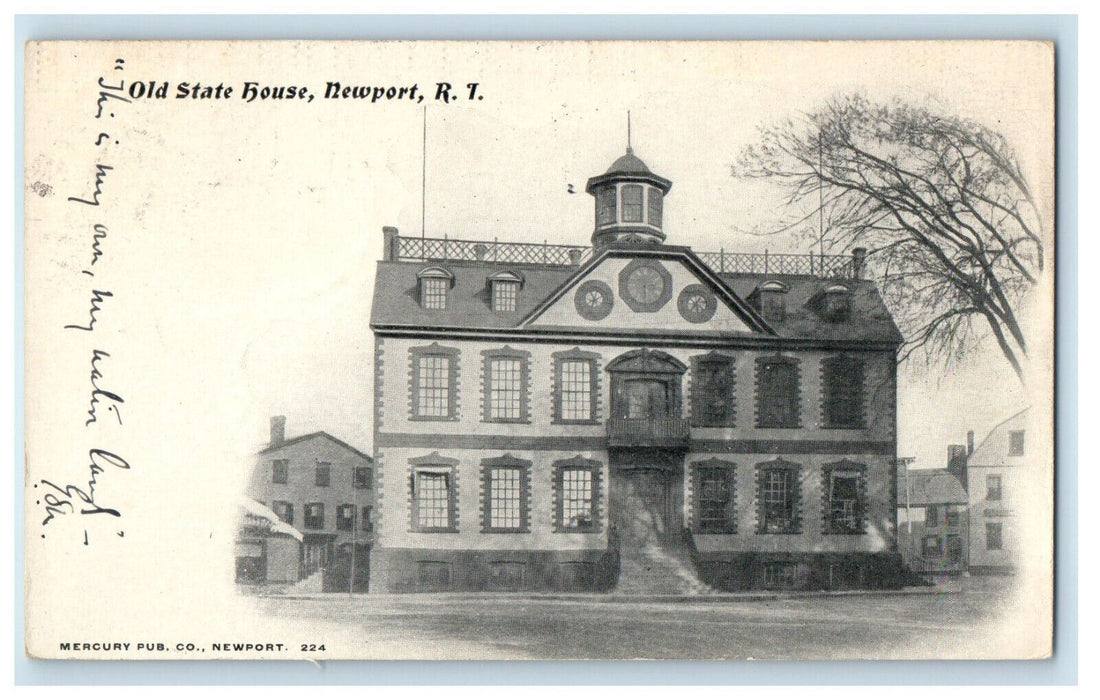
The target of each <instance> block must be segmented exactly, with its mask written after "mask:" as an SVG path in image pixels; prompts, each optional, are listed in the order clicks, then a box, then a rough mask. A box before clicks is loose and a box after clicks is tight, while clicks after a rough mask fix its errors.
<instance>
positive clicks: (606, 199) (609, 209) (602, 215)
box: [596, 185, 616, 226]
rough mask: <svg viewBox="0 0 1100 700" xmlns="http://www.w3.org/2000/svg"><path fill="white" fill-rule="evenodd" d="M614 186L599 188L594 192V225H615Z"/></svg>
mask: <svg viewBox="0 0 1100 700" xmlns="http://www.w3.org/2000/svg"><path fill="white" fill-rule="evenodd" d="M615 208H616V201H615V186H614V185H610V186H608V187H601V188H600V189H598V190H596V225H597V226H604V225H607V224H613V223H615Z"/></svg>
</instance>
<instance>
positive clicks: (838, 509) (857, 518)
mask: <svg viewBox="0 0 1100 700" xmlns="http://www.w3.org/2000/svg"><path fill="white" fill-rule="evenodd" d="M859 482H860V475H859V472H853V471H830V472H829V480H828V489H829V491H828V497H829V511H828V529H829V531H830V532H834V533H858V532H860V531H861V530H862V529H863V512H862V510H863V509H862V507H861V503H860V488H859Z"/></svg>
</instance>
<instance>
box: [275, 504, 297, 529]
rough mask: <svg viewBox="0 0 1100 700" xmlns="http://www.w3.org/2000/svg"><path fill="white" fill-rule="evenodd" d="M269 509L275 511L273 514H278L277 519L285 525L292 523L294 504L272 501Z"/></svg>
mask: <svg viewBox="0 0 1100 700" xmlns="http://www.w3.org/2000/svg"><path fill="white" fill-rule="evenodd" d="M271 510H273V511H274V512H275V515H277V516H279V520H282V521H283V522H284V523H286V524H287V525H293V524H294V506H293V505H292V504H290V503H287V502H286V501H274V502H273V503H272V504H271Z"/></svg>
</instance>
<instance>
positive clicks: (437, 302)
mask: <svg viewBox="0 0 1100 700" xmlns="http://www.w3.org/2000/svg"><path fill="white" fill-rule="evenodd" d="M416 278H417V282H418V283H419V287H420V289H419V295H420V306H421V307H422V308H425V309H433V310H438V309H446V308H447V292H448V291H449V290H450V289H451V287H452V286H454V275H452V274H451V273H450V272H448V271H447V270H445V269H443V268H442V267H427V268H424V269H423V270H421V271H420V272H419V273H417V275H416Z"/></svg>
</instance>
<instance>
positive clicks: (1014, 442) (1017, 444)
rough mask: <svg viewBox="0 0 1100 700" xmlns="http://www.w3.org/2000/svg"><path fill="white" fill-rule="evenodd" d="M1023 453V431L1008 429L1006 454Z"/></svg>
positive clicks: (1018, 454)
mask: <svg viewBox="0 0 1100 700" xmlns="http://www.w3.org/2000/svg"><path fill="white" fill-rule="evenodd" d="M1023 453H1024V431H1022V430H1010V431H1008V456H1009V457H1019V456H1021V455H1023Z"/></svg>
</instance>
